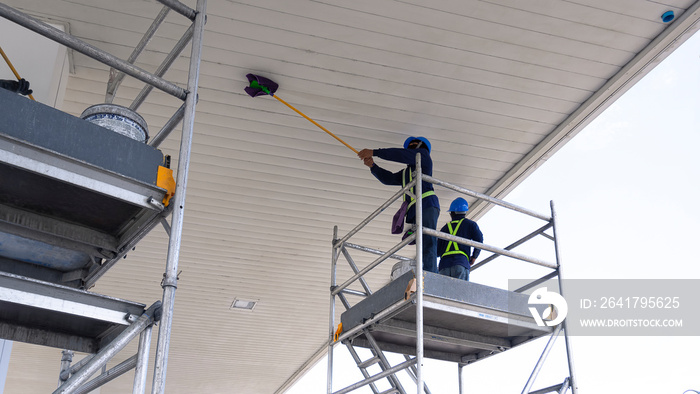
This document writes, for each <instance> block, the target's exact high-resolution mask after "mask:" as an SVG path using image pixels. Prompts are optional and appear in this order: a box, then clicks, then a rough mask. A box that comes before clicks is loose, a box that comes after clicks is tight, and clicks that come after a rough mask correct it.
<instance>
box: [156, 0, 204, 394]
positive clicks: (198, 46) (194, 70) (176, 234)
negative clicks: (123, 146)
mask: <svg viewBox="0 0 700 394" xmlns="http://www.w3.org/2000/svg"><path fill="white" fill-rule="evenodd" d="M206 5H207V1H206V0H197V14H196V16H195V19H194V37H193V39H192V52H191V56H190V69H189V70H190V71H189V78H188V81H187V92H188V93H187V98H186V99H185V117H184V120H183V122H182V139H181V142H180V154H179V157H178V163H177V180H176V182H177V190H176V192H175V197H174V198H173V200H174V201H171V202H170V203H171V204H175V206H174V209H173V218H172V223H171V232H170V240H169V242H168V258H167V263H166V268H165V278H164V279H163V316H162V318H161V323H160V329H159V331H158V346H157V348H156V361H155V367H154V372H153V387H152V389H151V392H152V393H153V394H161V393H164V392H165V377H166V370H167V366H168V350H169V348H170V330H171V328H172V324H173V307H174V305H173V304H174V302H175V290H176V289H177V266H178V262H179V259H180V243H181V237H182V222H183V215H184V210H185V195H186V191H187V175H188V172H189V167H190V153H191V150H192V134H193V131H194V115H195V105H196V102H197V86H198V85H199V66H200V62H201V57H202V39H203V36H204V23H205V19H206Z"/></svg>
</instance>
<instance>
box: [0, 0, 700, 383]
mask: <svg viewBox="0 0 700 394" xmlns="http://www.w3.org/2000/svg"><path fill="white" fill-rule="evenodd" d="M4 2H5V3H7V4H9V5H10V6H13V7H16V8H17V9H19V10H21V11H24V12H27V13H29V14H31V15H34V16H36V17H38V18H40V19H42V20H46V21H51V22H54V23H66V24H67V25H68V26H69V29H70V32H71V33H72V34H73V35H75V36H76V37H78V38H80V39H82V40H85V41H87V42H88V43H90V44H92V45H95V46H97V47H99V48H101V49H104V50H106V51H109V52H111V53H113V54H115V55H117V56H119V57H121V58H123V59H126V58H127V57H128V56H129V54H130V53H131V49H132V48H133V47H134V46H135V45H136V43H138V41H139V40H140V38H141V36H142V34H143V32H145V31H146V29H147V28H148V27H149V25H150V22H151V21H152V19H153V18H154V17H155V15H156V14H157V13H158V12H159V11H160V9H161V5H159V4H158V3H156V2H154V1H153V0H138V1H136V0H126V1H121V2H114V1H110V0H54V1H40V0H9V1H8V0H5V1H4ZM185 3H186V4H188V5H189V6H192V7H194V1H193V0H188V1H186V2H185ZM426 4H430V5H426ZM697 9H698V3H697V2H695V1H693V0H666V1H661V2H660V1H643V0H577V1H561V0H528V1H520V0H493V1H477V0H441V1H433V2H430V3H428V2H424V1H418V0H403V1H398V0H354V1H352V2H348V1H341V0H323V1H312V0H255V1H253V0H242V1H225V0H210V1H209V3H208V23H207V26H206V32H205V37H204V50H203V58H202V63H201V73H200V89H199V95H200V100H199V104H198V106H197V115H196V124H195V136H194V142H193V154H192V158H191V168H190V178H189V185H188V190H187V207H186V213H185V224H184V232H183V238H182V252H181V259H180V265H179V268H180V269H181V270H182V273H181V274H180V282H179V285H178V290H177V293H176V304H175V318H174V325H173V332H172V342H171V346H170V358H169V365H168V375H167V392H168V393H194V392H198V393H205V392H206V393H240V394H259V393H276V392H282V391H283V390H284V389H285V388H286V387H288V384H289V383H290V382H291V381H293V377H295V376H297V375H295V373H297V372H299V371H300V369H302V370H303V368H305V367H306V366H307V365H306V364H305V363H306V361H307V360H309V359H310V358H312V357H314V356H315V355H318V353H317V352H318V351H319V350H320V349H321V350H322V349H323V348H324V347H323V345H324V343H325V341H326V340H327V335H328V296H329V294H328V289H329V285H330V282H329V280H330V256H331V247H330V246H331V244H330V241H331V238H332V231H333V226H334V225H338V226H339V228H340V232H341V234H342V233H345V232H347V231H349V230H350V229H352V228H353V227H354V226H355V225H356V224H358V223H359V222H360V221H361V220H363V219H364V218H365V217H366V216H367V215H368V214H369V213H371V212H372V211H374V210H375V209H376V208H377V207H378V206H379V205H380V204H381V203H382V202H383V201H385V200H386V199H387V198H389V197H390V196H391V195H392V194H393V193H395V192H396V190H397V189H395V188H390V187H385V186H382V185H381V184H379V182H377V181H376V180H375V179H374V178H373V177H372V176H371V175H370V173H369V171H368V170H367V168H366V167H364V166H363V165H362V163H361V161H360V160H358V159H357V157H356V156H355V154H354V153H353V152H351V151H350V150H349V149H347V148H346V147H344V146H343V145H341V144H340V143H338V142H337V141H336V140H334V139H333V138H331V137H330V136H328V135H327V134H325V133H324V132H323V131H321V130H319V129H318V128H316V127H315V126H314V125H312V124H311V123H309V122H308V121H306V120H305V119H303V118H301V117H300V116H298V115H296V114H295V113H293V112H292V111H291V110H290V109H289V108H287V107H285V106H284V105H282V104H281V103H279V102H278V101H277V100H274V99H273V98H270V97H258V98H255V99H253V98H251V97H249V96H248V95H247V94H246V93H245V92H244V91H243V88H244V87H245V86H246V84H247V81H246V78H245V75H246V74H247V73H249V72H250V73H255V74H260V75H263V76H266V77H268V78H271V79H273V80H274V81H275V82H277V83H279V85H280V88H279V90H278V92H277V93H278V95H279V97H281V98H282V99H284V100H286V101H287V102H289V103H290V104H292V105H294V106H295V107H297V108H299V109H300V110H301V111H303V112H304V113H306V114H307V115H309V116H310V117H311V118H313V119H314V120H316V121H318V122H319V123H320V124H322V125H324V126H325V127H327V128H328V129H329V130H331V131H332V132H334V133H335V134H337V135H338V136H339V137H340V138H342V139H343V140H345V141H346V142H348V143H349V144H350V145H352V146H354V147H355V148H357V149H358V150H359V149H362V148H366V147H370V148H375V147H392V146H399V145H400V144H401V143H402V142H403V140H404V139H405V138H406V137H407V136H408V135H423V136H426V137H427V138H429V139H430V140H431V142H432V146H433V159H434V162H435V172H434V176H435V177H436V178H439V179H441V180H445V181H448V182H451V183H454V184H458V185H461V186H463V187H466V188H469V189H472V190H475V191H478V192H481V193H487V194H490V195H492V196H498V197H504V196H505V195H506V194H507V193H508V192H509V191H511V190H512V189H513V188H514V187H515V186H517V185H518V184H519V183H520V182H521V181H522V180H523V179H524V178H525V177H526V176H527V175H529V174H530V173H531V172H532V171H534V170H535V169H536V168H537V167H538V166H539V165H540V164H541V163H542V162H543V161H544V160H546V159H547V158H548V157H550V156H551V155H552V154H553V153H554V152H556V150H558V149H559V148H560V147H561V146H562V145H563V144H565V143H566V142H567V141H568V140H569V139H570V138H572V137H573V136H574V135H575V134H576V133H577V132H578V131H579V130H580V129H581V128H582V127H583V126H585V125H586V124H587V123H588V122H590V121H591V120H592V119H593V118H594V117H595V116H596V115H598V114H599V113H600V112H601V111H602V110H603V109H605V108H606V107H607V106H608V105H609V104H610V103H611V102H612V101H614V100H615V99H616V98H617V97H619V96H620V95H621V94H623V93H624V92H625V91H626V90H627V89H628V88H629V87H630V86H631V85H632V84H633V83H634V82H636V81H637V80H638V79H639V78H641V77H642V76H643V75H644V74H645V73H647V72H648V71H649V70H650V69H651V68H652V67H653V66H654V65H655V64H658V62H660V61H661V60H662V59H663V58H665V57H666V56H667V55H668V54H669V53H670V52H671V51H672V50H673V49H674V48H676V47H677V46H678V45H680V43H682V42H683V41H684V40H685V39H687V38H688V37H689V36H690V35H691V34H692V33H693V32H695V31H697V29H698V26H697V25H696V22H697V20H698V18H699V17H700V15H699V14H698V11H697ZM668 10H673V11H674V12H675V14H676V16H677V18H676V20H675V21H674V22H672V23H670V24H664V23H662V22H661V15H662V14H663V13H664V12H665V11H668ZM688 10H690V11H688ZM2 23H8V22H6V21H2ZM186 24H187V23H186V21H185V20H184V19H183V18H182V17H181V16H179V15H175V14H174V13H171V15H169V16H168V19H167V22H166V23H165V24H164V26H163V27H162V28H161V30H159V33H158V34H157V36H156V37H155V38H154V39H153V41H152V43H151V44H150V45H149V47H148V48H149V49H148V50H147V51H146V52H145V53H144V55H143V56H142V58H141V59H140V60H139V62H137V65H139V66H140V67H142V68H144V69H147V70H155V69H156V68H157V66H158V64H159V63H160V62H161V60H162V59H163V58H164V56H165V54H166V53H167V52H169V50H170V48H171V47H172V46H173V45H174V43H175V42H176V41H177V40H178V39H179V38H180V36H181V34H182V32H183V31H184V27H185V26H186ZM0 44H2V46H3V47H5V43H4V40H2V39H0ZM31 49H32V48H24V49H21V52H19V53H13V54H11V55H10V56H11V58H14V59H17V60H16V61H15V63H17V64H16V66H17V67H18V69H19V71H20V73H21V74H22V75H23V76H26V78H27V79H29V80H30V81H31V82H32V83H33V86H34V87H35V88H37V89H41V88H42V86H41V84H42V83H40V82H39V81H40V77H39V75H38V74H40V73H42V72H45V71H46V68H47V67H44V66H45V63H44V64H40V67H36V66H37V64H36V62H29V63H30V64H29V65H26V66H24V65H22V63H23V62H22V61H21V58H23V57H24V56H25V54H29V53H30V52H31ZM185 52H186V53H188V52H187V50H186V51H185ZM8 54H9V53H8ZM20 65H22V66H20ZM187 65H188V62H187V59H182V60H179V61H177V62H176V63H175V65H174V67H173V69H172V70H171V71H170V72H168V74H166V78H168V79H170V80H173V81H175V82H178V83H179V84H180V85H181V86H184V81H186V72H187ZM72 66H73V68H74V73H71V74H70V75H69V77H68V83H67V86H66V90H65V98H64V100H63V103H62V105H61V106H60V108H61V109H62V110H64V111H66V112H68V113H71V114H74V115H79V114H80V113H81V112H82V111H83V110H84V109H85V108H87V107H88V106H90V105H93V104H96V103H100V102H103V101H104V92H105V89H106V81H107V78H108V75H107V74H108V69H107V67H105V66H103V65H101V64H99V63H98V62H96V61H94V60H92V59H89V58H86V57H85V56H83V55H80V54H74V55H73V64H72ZM0 69H1V67H0ZM33 70H36V71H33ZM34 73H37V74H34ZM3 75H4V74H3ZM34 75H37V77H36V78H34ZM140 88H141V84H140V82H138V81H135V80H133V79H130V78H127V79H126V80H125V82H124V83H123V85H122V87H121V88H120V90H119V92H118V94H117V99H116V100H115V103H117V104H122V105H129V104H130V103H131V100H132V99H133V98H134V97H135V96H136V95H137V94H138V92H139V91H140ZM179 105H180V102H178V101H177V100H175V99H172V98H170V97H167V96H166V95H164V94H162V93H159V92H155V93H154V94H153V95H152V96H151V97H150V99H149V101H148V102H147V103H146V104H144V105H143V106H142V107H141V108H140V109H139V113H140V114H141V115H142V116H144V117H145V118H146V120H147V122H148V125H149V128H150V130H151V134H152V135H153V134H154V133H155V132H156V131H157V130H159V129H160V127H161V126H163V124H164V123H165V122H166V121H167V119H168V118H169V116H170V115H171V114H172V113H173V112H174V110H175V109H176V108H177V107H178V106H179ZM178 146H179V141H178V138H177V136H172V137H171V139H170V140H168V141H166V142H165V143H164V144H163V145H162V146H161V148H162V149H163V151H164V152H165V153H168V154H171V155H173V159H175V158H176V157H177V154H176V151H177V149H178ZM174 164H176V163H174ZM386 167H387V168H389V169H394V170H397V169H399V168H400V167H399V166H396V165H393V164H391V163H389V164H386ZM438 195H439V197H440V199H441V203H442V204H443V206H444V207H445V208H446V207H447V206H448V205H449V202H450V201H451V200H452V198H454V197H455V195H454V194H453V193H451V192H447V191H445V190H438ZM471 202H473V201H472V200H470V203H471ZM486 209H488V208H487V207H486V206H484V205H480V204H474V205H473V208H472V216H473V217H475V218H478V217H480V216H482V215H483V214H484V213H485V210H486ZM390 210H393V209H390ZM391 213H392V212H386V213H385V215H384V216H386V217H381V218H380V220H379V221H377V222H376V223H373V224H371V225H370V226H369V227H368V229H367V230H365V231H363V232H362V233H360V234H359V238H357V239H356V240H355V243H359V244H363V245H365V246H370V247H374V248H378V249H382V250H386V249H388V248H389V247H391V246H392V245H393V244H395V243H396V242H397V241H398V239H397V238H396V237H395V236H390V235H389V234H388V233H389V221H390V218H391ZM440 221H441V222H442V221H444V218H441V219H440ZM166 248H167V242H166V236H165V234H164V231H163V230H162V229H160V228H157V229H155V230H154V231H153V232H152V234H150V235H149V236H148V237H147V238H146V239H145V240H144V241H143V242H141V243H140V244H139V245H138V246H137V248H136V250H135V251H134V252H132V253H130V254H129V255H128V258H127V259H125V260H123V261H121V262H120V263H119V264H117V265H116V266H115V268H113V269H112V270H110V271H109V273H108V274H107V275H105V277H103V278H102V279H101V280H100V281H99V282H98V283H97V286H96V287H95V288H94V289H93V290H94V291H96V292H100V293H103V294H107V295H112V296H116V297H121V298H126V299H130V300H133V301H139V302H142V303H144V304H149V305H150V304H151V303H152V302H153V301H155V300H157V299H160V297H161V292H162V290H161V288H160V285H159V284H160V280H161V278H162V272H163V270H164V267H165V254H166ZM357 260H358V264H360V265H362V264H363V263H367V262H369V261H370V260H368V259H367V260H366V261H364V260H363V258H361V257H358V258H357ZM390 268H391V267H390V265H389V266H386V267H383V268H382V267H380V270H379V271H380V272H378V273H377V275H376V276H375V277H374V279H373V280H372V281H371V282H370V285H371V286H373V288H374V289H376V288H377V287H378V286H380V285H382V284H383V283H385V282H386V281H387V280H388V278H389V271H390ZM345 272H346V275H347V271H345ZM236 298H240V299H245V300H257V301H259V304H258V305H257V307H256V308H255V310H254V311H253V312H237V311H232V310H230V309H229V307H230V305H231V303H232V302H233V300H234V299H236ZM154 345H155V339H154ZM154 350H155V347H154V349H153V351H152V352H151V357H152V358H153V354H154V353H155V352H154ZM134 351H135V350H134V349H132V348H130V350H127V351H125V352H124V354H122V355H120V356H119V357H118V358H116V359H115V361H114V363H116V362H120V361H122V360H124V359H126V358H128V357H129V356H131V355H132V354H133V352H134ZM59 361H60V350H58V349H48V348H40V347H35V346H30V345H26V344H22V343H15V344H14V347H13V352H12V359H11V364H10V371H9V375H8V381H7V386H6V393H28V394H33V393H45V392H47V391H51V390H53V389H54V388H55V386H56V380H57V379H56V376H57V374H58V367H59ZM131 384H132V382H131V378H130V377H129V378H127V377H123V378H120V379H117V380H115V381H114V382H112V383H110V384H109V385H107V386H105V387H104V388H102V389H101V392H102V393H103V394H104V393H123V392H129V391H130V390H131ZM149 385H150V383H149Z"/></svg>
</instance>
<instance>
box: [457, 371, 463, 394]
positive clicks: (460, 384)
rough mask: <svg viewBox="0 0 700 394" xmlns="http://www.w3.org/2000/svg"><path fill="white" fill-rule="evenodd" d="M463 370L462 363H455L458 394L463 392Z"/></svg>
mask: <svg viewBox="0 0 700 394" xmlns="http://www.w3.org/2000/svg"><path fill="white" fill-rule="evenodd" d="M463 370H464V364H462V363H457V385H458V386H459V394H464V378H463V377H462V373H463Z"/></svg>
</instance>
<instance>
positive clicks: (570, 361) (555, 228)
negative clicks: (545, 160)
mask: <svg viewBox="0 0 700 394" xmlns="http://www.w3.org/2000/svg"><path fill="white" fill-rule="evenodd" d="M549 205H550V207H551V209H552V230H553V231H554V254H555V258H556V260H557V271H558V272H559V275H557V279H558V280H559V294H561V295H562V297H563V296H564V289H563V287H562V285H563V283H562V282H563V281H562V274H561V271H562V269H561V268H562V267H561V256H560V251H559V241H558V239H559V238H558V232H559V228H558V226H557V213H556V209H555V208H554V201H550V202H549ZM561 327H562V329H563V330H564V344H565V345H566V359H567V361H568V364H569V384H570V386H571V394H578V387H577V381H576V376H575V375H576V373H575V370H574V359H573V355H572V353H571V342H570V338H569V330H568V329H567V328H566V319H564V321H563V322H562V323H561Z"/></svg>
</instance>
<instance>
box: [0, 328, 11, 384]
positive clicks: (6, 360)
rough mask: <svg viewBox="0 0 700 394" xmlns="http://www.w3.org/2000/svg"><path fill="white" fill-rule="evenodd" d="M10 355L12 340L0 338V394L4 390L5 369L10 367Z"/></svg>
mask: <svg viewBox="0 0 700 394" xmlns="http://www.w3.org/2000/svg"><path fill="white" fill-rule="evenodd" d="M10 355H12V341H10V340H7V339H0V394H2V393H3V392H4V391H5V381H6V380H7V370H8V369H9V367H10Z"/></svg>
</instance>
